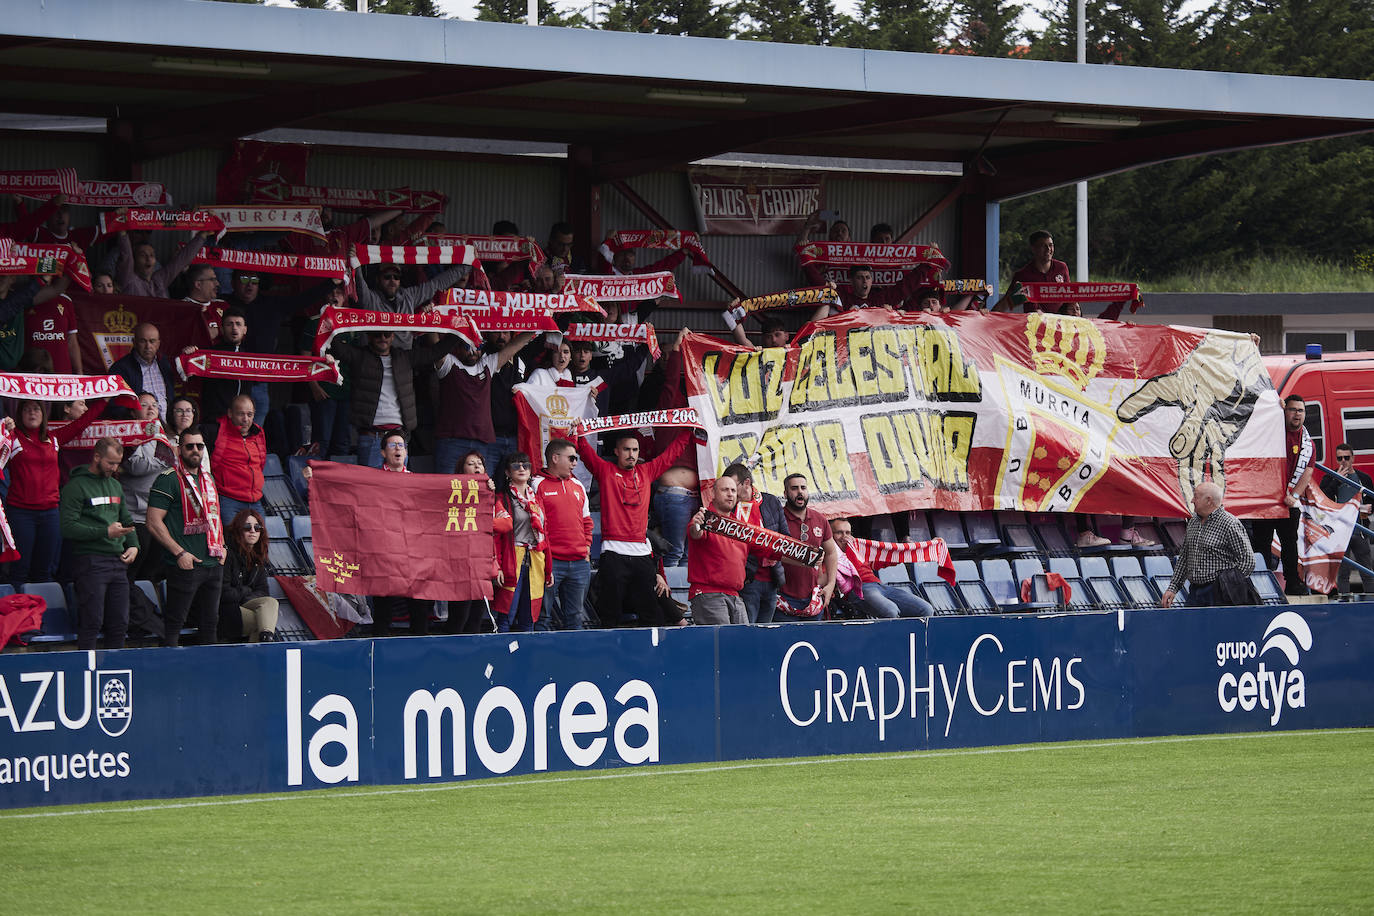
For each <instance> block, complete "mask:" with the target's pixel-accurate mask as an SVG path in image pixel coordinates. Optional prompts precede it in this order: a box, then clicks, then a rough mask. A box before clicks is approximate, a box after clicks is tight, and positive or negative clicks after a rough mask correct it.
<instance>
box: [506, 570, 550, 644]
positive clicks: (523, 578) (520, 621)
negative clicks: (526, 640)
mask: <svg viewBox="0 0 1374 916" xmlns="http://www.w3.org/2000/svg"><path fill="white" fill-rule="evenodd" d="M530 613H531V611H530V571H529V570H528V569H521V570H520V579H519V581H517V582H516V583H515V594H514V595H513V596H512V597H511V601H510V610H509V611H508V612H507V613H505V614H497V615H496V632H498V633H528V632H530V631H531V630H533V629H534V622H533V621H532V620H531V619H530ZM539 616H540V617H543V616H544V615H543V614H542V613H541V614H540V615H539Z"/></svg>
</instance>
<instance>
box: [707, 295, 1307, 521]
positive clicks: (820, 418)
mask: <svg viewBox="0 0 1374 916" xmlns="http://www.w3.org/2000/svg"><path fill="white" fill-rule="evenodd" d="M802 330H803V335H802V336H801V337H799V339H800V340H802V343H801V344H800V345H798V346H793V347H785V348H784V347H777V348H772V349H766V350H746V349H743V348H741V347H737V346H735V345H733V344H727V343H723V342H721V341H719V340H716V339H714V338H709V337H703V336H700V335H696V334H691V335H688V337H687V339H686V341H685V355H686V361H687V394H688V399H689V403H690V404H691V405H692V406H693V407H696V408H697V410H698V412H699V413H700V415H701V417H702V420H703V425H704V426H705V428H706V431H707V435H708V437H709V444H710V448H709V449H699V450H698V452H697V454H698V456H699V458H698V460H699V462H700V464H701V466H700V468H699V472H700V475H701V478H702V480H703V481H706V480H709V479H713V478H714V477H715V476H716V475H717V474H719V473H720V472H721V471H722V470H723V469H724V468H725V467H726V466H727V465H729V464H730V463H732V462H735V461H743V462H745V463H746V464H748V465H749V466H750V467H751V468H752V469H753V472H754V480H755V484H756V485H757V486H761V487H762V488H763V489H764V490H766V491H768V492H770V493H774V494H777V495H779V496H781V495H782V493H783V480H784V478H786V477H787V476H788V475H789V474H793V473H800V474H805V475H806V476H807V478H808V481H809V488H810V493H811V500H812V503H813V505H815V506H816V507H817V508H819V509H821V511H823V512H825V513H826V514H827V515H830V516H832V517H834V516H838V515H873V514H877V513H883V512H893V511H903V510H907V509H925V508H939V509H951V510H960V511H975V510H994V509H995V510H1019V511H1028V512H1088V513H1101V514H1119V513H1126V514H1129V515H1145V516H1166V517H1169V516H1172V517H1183V516H1187V515H1188V514H1189V513H1190V511H1191V505H1192V494H1193V490H1194V488H1195V487H1196V486H1197V484H1199V483H1201V482H1202V481H1203V480H1208V479H1211V480H1216V481H1217V482H1218V483H1220V484H1222V485H1223V486H1224V488H1225V492H1226V500H1225V506H1226V508H1227V509H1228V510H1230V511H1231V512H1233V513H1235V514H1237V515H1243V516H1250V517H1277V516H1281V515H1284V514H1286V512H1287V510H1286V509H1284V508H1282V506H1281V505H1280V499H1281V496H1282V493H1283V483H1284V468H1285V465H1284V454H1283V447H1284V438H1283V416H1282V410H1281V406H1280V404H1279V401H1278V396H1277V395H1276V393H1275V392H1274V389H1273V386H1272V384H1271V383H1270V381H1269V376H1268V375H1267V374H1266V372H1265V370H1264V366H1263V364H1262V363H1261V361H1260V355H1259V351H1258V350H1257V349H1256V348H1255V345H1254V344H1253V343H1252V342H1251V341H1250V338H1249V336H1248V335H1245V334H1237V333H1231V332H1227V331H1208V330H1200V329H1194V328H1173V327H1153V326H1151V327H1142V326H1134V325H1129V324H1122V323H1119V322H1114V321H1094V320H1092V319H1087V318H1075V317H1070V316H1067V315H1055V314H1047V313H1034V314H1030V315H1007V314H1000V313H998V314H984V313H981V312H951V313H949V314H944V315H933V314H929V313H913V312H900V313H899V312H892V311H889V310H887V309H858V310H855V311H852V312H848V313H845V314H843V315H838V316H835V317H833V318H829V319H826V320H825V321H822V322H818V323H816V324H813V325H810V326H809V327H808V328H803V329H802ZM808 330H809V331H811V332H812V333H811V334H810V335H809V336H805V332H807V331H808Z"/></svg>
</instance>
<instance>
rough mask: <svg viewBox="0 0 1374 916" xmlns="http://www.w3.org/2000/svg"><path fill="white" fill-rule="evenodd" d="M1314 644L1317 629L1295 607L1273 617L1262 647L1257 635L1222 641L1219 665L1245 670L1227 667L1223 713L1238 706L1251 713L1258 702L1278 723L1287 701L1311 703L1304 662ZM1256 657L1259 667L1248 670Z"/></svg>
mask: <svg viewBox="0 0 1374 916" xmlns="http://www.w3.org/2000/svg"><path fill="white" fill-rule="evenodd" d="M1311 648H1312V628H1311V627H1309V626H1308V625H1307V621H1306V620H1304V619H1303V618H1302V617H1301V615H1299V614H1298V613H1296V612H1295V611H1284V612H1283V613H1281V614H1279V615H1278V616H1276V617H1275V618H1274V619H1273V620H1271V621H1269V626H1267V627H1265V628H1264V636H1263V637H1262V638H1261V642H1260V644H1259V646H1258V647H1257V646H1256V645H1255V642H1254V641H1253V640H1251V641H1248V642H1245V641H1241V642H1219V643H1217V667H1218V668H1227V667H1229V666H1230V665H1231V664H1233V663H1234V664H1235V665H1236V666H1237V667H1238V668H1240V669H1241V670H1240V673H1239V674H1237V673H1235V672H1232V671H1224V672H1223V673H1222V675H1221V678H1220V679H1219V680H1218V681H1217V703H1219V704H1220V705H1221V710H1222V712H1227V713H1231V712H1235V711H1236V709H1237V708H1239V709H1241V710H1243V711H1245V712H1251V711H1252V710H1254V708H1255V707H1256V706H1258V707H1260V708H1261V709H1263V710H1265V711H1266V712H1268V713H1269V714H1270V715H1269V724H1270V725H1278V724H1279V718H1280V717H1281V716H1282V715H1283V710H1284V707H1285V706H1287V707H1288V708H1289V709H1302V708H1305V707H1306V706H1307V679H1306V677H1304V675H1303V673H1302V669H1301V668H1299V667H1298V661H1299V659H1300V658H1301V654H1302V653H1303V652H1307V651H1310V650H1311ZM1250 661H1253V662H1255V670H1253V671H1251V670H1248V668H1249V666H1248V664H1247V662H1250ZM1285 662H1287V666H1284V663H1285Z"/></svg>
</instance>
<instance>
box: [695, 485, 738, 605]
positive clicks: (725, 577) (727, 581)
mask: <svg viewBox="0 0 1374 916" xmlns="http://www.w3.org/2000/svg"><path fill="white" fill-rule="evenodd" d="M738 501H739V485H738V484H737V483H736V482H735V478H733V477H727V476H726V475H724V474H722V475H721V476H719V477H717V478H716V482H715V484H714V485H713V486H712V488H711V511H712V512H715V513H716V514H717V515H723V516H725V517H726V518H730V517H732V516H733V515H734V514H735V504H736V503H737V502H738ZM705 521H706V510H705V509H699V510H697V514H696V516H695V517H693V519H692V524H691V525H689V526H688V528H687V538H688V542H687V581H688V583H690V585H691V589H690V590H689V591H688V593H687V594H688V600H690V601H691V602H692V621H693V622H694V623H697V624H710V625H715V626H719V625H723V624H727V623H748V622H749V618H748V616H747V615H746V614H745V612H744V599H743V598H741V597H740V592H741V591H742V590H743V589H744V563H745V560H747V559H748V558H749V545H748V544H746V543H744V542H743V541H737V540H735V539H734V538H728V537H726V536H725V535H723V534H716V533H715V532H711V531H707V530H706V529H705V528H704V527H703V525H704V524H705Z"/></svg>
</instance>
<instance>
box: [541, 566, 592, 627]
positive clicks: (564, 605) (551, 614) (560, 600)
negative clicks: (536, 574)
mask: <svg viewBox="0 0 1374 916" xmlns="http://www.w3.org/2000/svg"><path fill="white" fill-rule="evenodd" d="M591 581H592V564H591V563H590V562H588V561H587V560H554V561H553V587H552V588H550V589H548V590H546V591H545V592H544V613H542V614H540V615H539V621H538V623H536V624H535V625H534V628H535V629H536V630H552V629H555V628H556V629H559V630H581V629H584V628H585V627H586V625H587V615H586V610H585V607H584V606H585V605H586V602H587V586H588V584H589V583H590V582H591Z"/></svg>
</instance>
